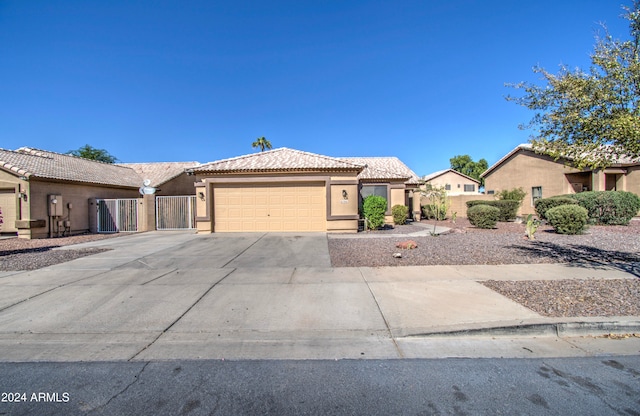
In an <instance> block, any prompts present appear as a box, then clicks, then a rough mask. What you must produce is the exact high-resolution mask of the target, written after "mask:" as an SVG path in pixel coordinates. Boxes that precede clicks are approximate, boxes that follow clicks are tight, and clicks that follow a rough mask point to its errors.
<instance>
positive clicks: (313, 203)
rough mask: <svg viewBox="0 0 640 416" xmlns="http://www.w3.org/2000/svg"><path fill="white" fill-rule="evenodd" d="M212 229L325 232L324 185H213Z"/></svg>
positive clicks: (223, 230) (219, 230) (325, 205)
mask: <svg viewBox="0 0 640 416" xmlns="http://www.w3.org/2000/svg"><path fill="white" fill-rule="evenodd" d="M213 199H214V204H215V209H214V222H215V223H214V231H215V232H239V231H260V232H262V231H326V230H327V219H326V212H327V204H326V191H325V186H324V184H304V185H302V184H291V185H281V184H274V185H222V184H220V185H218V184H217V185H215V187H214V190H213Z"/></svg>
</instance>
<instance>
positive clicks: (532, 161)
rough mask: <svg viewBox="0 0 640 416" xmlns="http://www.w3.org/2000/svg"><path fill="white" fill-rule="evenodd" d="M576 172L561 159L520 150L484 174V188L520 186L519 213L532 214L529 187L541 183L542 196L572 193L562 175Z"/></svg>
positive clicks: (570, 187)
mask: <svg viewBox="0 0 640 416" xmlns="http://www.w3.org/2000/svg"><path fill="white" fill-rule="evenodd" d="M577 172H580V171H579V170H577V169H574V168H570V167H567V166H565V165H564V164H562V163H561V162H554V161H553V160H552V159H550V158H548V157H546V156H541V155H537V154H535V153H533V152H530V151H527V150H521V151H519V152H517V153H515V154H514V155H513V156H511V157H510V158H509V159H508V160H506V161H505V162H503V163H502V164H501V165H500V166H499V167H498V168H496V169H495V170H494V171H493V172H491V173H490V174H489V175H487V176H486V177H485V192H487V193H489V192H491V191H493V192H495V193H496V194H497V193H498V192H500V191H501V190H504V189H513V188H520V187H522V188H523V189H524V191H525V192H526V193H527V195H526V196H525V199H524V201H523V203H522V207H521V208H520V211H519V215H528V214H534V213H535V210H534V207H533V201H532V198H531V189H532V188H533V187H538V186H540V187H542V197H543V198H547V197H550V196H554V195H561V194H568V193H574V190H573V187H572V186H571V183H570V182H569V180H567V178H566V176H565V175H566V174H568V173H577ZM594 190H596V189H594ZM458 214H460V213H458Z"/></svg>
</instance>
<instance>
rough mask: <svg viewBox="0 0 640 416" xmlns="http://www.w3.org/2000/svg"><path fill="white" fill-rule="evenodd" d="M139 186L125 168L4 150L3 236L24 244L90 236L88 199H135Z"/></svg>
mask: <svg viewBox="0 0 640 416" xmlns="http://www.w3.org/2000/svg"><path fill="white" fill-rule="evenodd" d="M140 186H142V180H141V178H140V177H139V176H138V174H136V173H135V172H134V171H133V170H132V169H129V168H126V167H122V166H118V165H112V164H108V163H102V162H96V161H92V160H87V159H82V158H79V157H75V156H71V155H63V154H59V153H53V152H48V151H44V150H37V149H31V148H28V147H23V148H20V149H18V150H15V151H12V150H4V149H0V207H2V214H3V216H4V223H3V224H2V226H1V227H2V228H1V229H0V231H1V232H3V233H18V235H19V236H20V237H23V238H42V237H48V236H50V235H61V234H65V235H68V234H77V233H83V232H87V231H89V230H90V228H91V226H90V219H91V218H92V217H91V215H89V213H90V208H89V205H90V201H89V200H90V199H92V198H136V197H138V196H139V193H138V189H139V188H140ZM93 208H94V210H95V207H93Z"/></svg>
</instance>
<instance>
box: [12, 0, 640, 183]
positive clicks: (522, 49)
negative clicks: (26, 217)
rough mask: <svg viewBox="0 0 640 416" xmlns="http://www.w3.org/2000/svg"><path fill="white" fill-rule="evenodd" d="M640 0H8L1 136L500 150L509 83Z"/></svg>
mask: <svg viewBox="0 0 640 416" xmlns="http://www.w3.org/2000/svg"><path fill="white" fill-rule="evenodd" d="M623 4H626V5H631V1H630V0H626V1H625V0H580V1H577V0H574V1H567V0H554V1H550V0H537V1H515V0H512V1H507V0H504V1H497V0H485V1H481V0H478V1H471V0H458V1H455V0H452V1H431V0H424V1H411V0H407V1H351V0H350V1H329V0H325V1H321V0H317V1H304V0H292V1H281V0H269V1H243V0H234V1H213V0H210V1H186V0H183V1H177V0H175V1H163V0H154V1H123V0H109V1H103V0H100V1H98V0H87V1H80V0H73V1H71V0H69V1H64V0H29V1H24V0H1V1H0V80H1V81H0V147H2V148H5V149H16V148H18V147H21V146H30V147H36V148H40V149H46V150H52V151H56V152H61V153H65V152H67V151H69V150H72V149H77V148H79V147H80V146H83V145H85V144H90V145H92V146H94V147H97V148H103V149H106V150H108V151H109V152H110V153H111V154H112V155H114V156H116V157H117V158H118V159H119V161H121V162H150V161H191V160H196V161H200V162H209V161H213V160H217V159H222V158H227V157H234V156H239V155H242V154H247V153H253V152H254V151H255V150H254V149H252V147H251V143H252V142H253V141H254V140H255V139H256V138H257V137H260V136H265V137H266V138H267V139H268V140H270V141H271V143H272V144H273V146H274V148H276V147H290V148H294V149H299V150H304V151H309V152H314V153H320V154H325V155H329V156H397V157H399V158H400V159H401V160H403V161H404V162H405V163H406V164H407V165H408V166H409V167H410V168H412V169H413V170H414V171H415V172H416V173H417V174H419V175H424V174H428V173H431V172H433V171H436V170H440V169H445V168H448V167H449V159H450V158H451V157H453V156H455V155H459V154H469V155H471V157H472V158H473V159H474V160H478V159H480V158H485V159H487V161H488V162H489V164H493V163H494V162H496V161H497V160H498V159H499V158H500V157H502V156H503V155H504V154H506V153H507V152H508V151H510V150H511V149H513V148H514V147H515V146H516V145H518V144H519V143H524V142H526V141H527V139H528V137H529V135H530V132H528V131H521V130H519V129H518V125H519V124H521V123H525V122H527V121H528V120H529V119H530V118H531V116H532V113H531V112H530V111H528V110H526V109H524V108H521V107H519V106H517V105H516V104H514V103H509V102H507V101H506V100H505V99H504V97H505V96H506V95H507V94H510V93H515V92H516V91H514V90H512V89H510V88H507V87H505V86H504V84H505V83H516V82H519V81H537V76H536V75H535V74H533V72H532V67H533V66H534V65H541V66H542V67H544V68H546V69H548V70H550V71H552V72H557V70H558V67H559V65H560V64H566V65H568V66H570V67H582V68H587V67H588V66H589V53H590V52H591V51H592V49H593V45H594V36H595V35H596V34H597V32H598V31H599V30H600V31H601V28H600V26H599V23H600V22H602V23H605V24H606V25H607V27H608V29H609V31H610V33H611V34H613V35H614V36H615V37H623V38H627V37H628V25H627V21H625V20H624V19H622V18H621V17H620V16H621V14H622V13H623V10H622V8H621V6H622V5H623Z"/></svg>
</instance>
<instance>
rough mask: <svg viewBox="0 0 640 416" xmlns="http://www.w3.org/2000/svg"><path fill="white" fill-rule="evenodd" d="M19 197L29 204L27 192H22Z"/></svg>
mask: <svg viewBox="0 0 640 416" xmlns="http://www.w3.org/2000/svg"><path fill="white" fill-rule="evenodd" d="M18 196H19V197H20V198H22V200H23V201H24V202H27V200H28V199H29V197H28V196H27V193H26V192H25V191H20V193H19V194H18Z"/></svg>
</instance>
